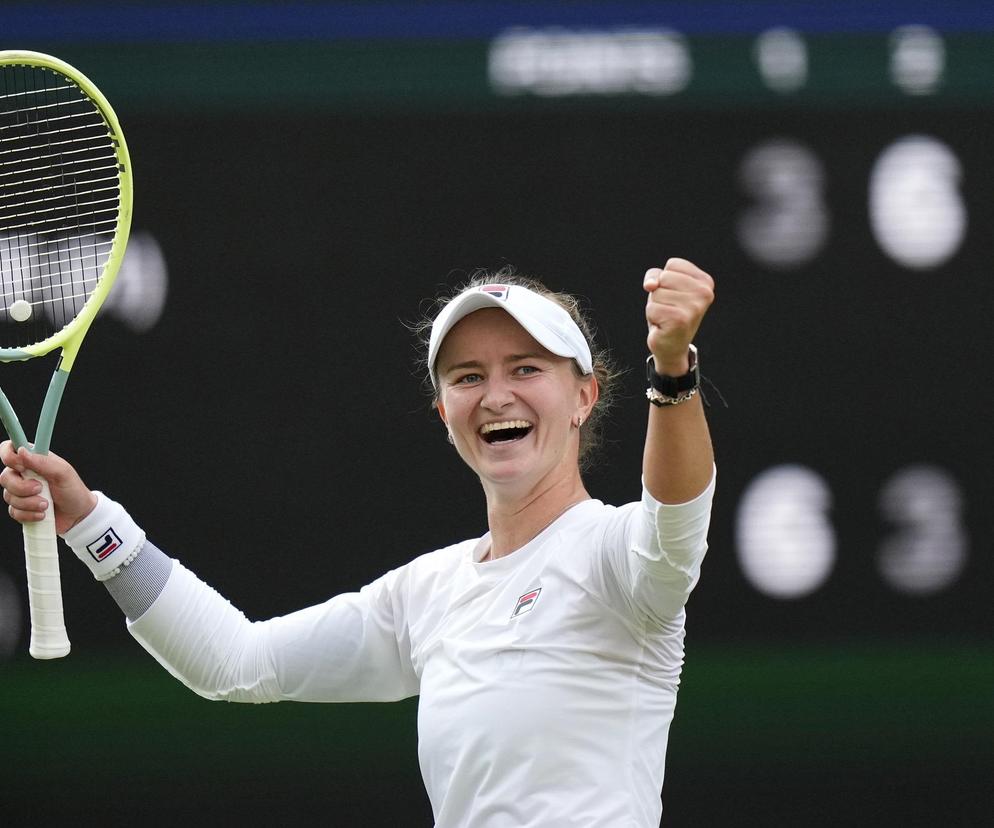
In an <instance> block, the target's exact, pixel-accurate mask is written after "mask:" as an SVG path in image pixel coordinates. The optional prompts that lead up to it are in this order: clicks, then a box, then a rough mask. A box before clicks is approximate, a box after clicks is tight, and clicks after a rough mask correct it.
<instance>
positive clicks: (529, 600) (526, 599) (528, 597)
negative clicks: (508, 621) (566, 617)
mask: <svg viewBox="0 0 994 828" xmlns="http://www.w3.org/2000/svg"><path fill="white" fill-rule="evenodd" d="M541 591H542V587H539V588H538V589H533V590H531V592H526V593H525V594H524V595H522V596H521V597H520V598H519V599H518V603H517V604H515V605H514V612H512V613H511V618H517V617H518V616H519V615H524V614H525V613H526V612H529V611H531V610H532V609H533V608H534V606H535V603H536V602H537V601H538V595H539V593H540V592H541Z"/></svg>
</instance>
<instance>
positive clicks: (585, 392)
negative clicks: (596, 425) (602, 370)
mask: <svg viewBox="0 0 994 828" xmlns="http://www.w3.org/2000/svg"><path fill="white" fill-rule="evenodd" d="M600 394H601V389H600V386H599V385H598V384H597V377H596V376H594V375H593V374H591V375H590V376H589V377H581V378H580V394H579V398H578V400H577V402H578V406H577V409H578V410H577V413H578V414H579V415H580V416H581V417H583V419H584V420H589V419H590V412H591V411H592V410H593V408H594V405H595V403H596V402H597V399H598V398H599V397H600Z"/></svg>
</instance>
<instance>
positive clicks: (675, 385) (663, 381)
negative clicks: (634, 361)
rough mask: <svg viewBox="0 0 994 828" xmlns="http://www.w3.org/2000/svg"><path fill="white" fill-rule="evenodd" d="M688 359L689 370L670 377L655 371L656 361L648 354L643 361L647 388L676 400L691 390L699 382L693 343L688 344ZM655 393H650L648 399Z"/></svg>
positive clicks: (699, 375) (651, 398) (699, 371)
mask: <svg viewBox="0 0 994 828" xmlns="http://www.w3.org/2000/svg"><path fill="white" fill-rule="evenodd" d="M687 358H688V361H689V362H690V370H689V371H687V373H686V374H684V375H683V376H680V377H670V376H666V375H664V374H657V373H656V363H655V362H654V361H653V359H652V357H651V356H650V357H649V358H648V359H647V360H646V361H645V375H646V379H648V380H649V389H650V392H651V391H652V390H655V391H658V392H659V394H658V396H662V397H665V398H666V399H667V400H676V399H678V398H680V397H681V396H684V395H686V394H687V392H688V391H693V390H695V389H696V388H698V386H700V384H701V366H700V363H699V362H698V360H697V348H695V347H694V346H693V345H691V346H690V352H689V353H688V354H687ZM655 396H657V395H654V394H650V397H649V399H650V401H653V402H654V401H655V400H653V397H655Z"/></svg>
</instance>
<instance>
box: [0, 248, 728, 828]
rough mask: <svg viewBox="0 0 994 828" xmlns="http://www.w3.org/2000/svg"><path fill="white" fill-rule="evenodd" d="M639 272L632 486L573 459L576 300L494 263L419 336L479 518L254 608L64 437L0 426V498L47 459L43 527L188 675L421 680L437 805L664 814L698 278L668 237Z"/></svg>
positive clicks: (593, 358)
mask: <svg viewBox="0 0 994 828" xmlns="http://www.w3.org/2000/svg"><path fill="white" fill-rule="evenodd" d="M495 281H496V282H497V283H494V282H495ZM643 284H644V288H645V290H646V292H647V294H648V301H647V305H646V319H647V321H648V339H647V342H648V346H649V352H650V354H651V356H650V359H649V360H648V363H647V365H648V371H647V374H648V384H649V387H648V390H647V397H648V398H649V405H648V408H649V419H648V431H647V435H646V441H645V454H644V462H643V468H642V480H643V495H642V498H641V501H639V502H634V503H629V504H627V505H624V506H620V507H614V506H609V505H605V504H603V503H601V502H600V501H598V500H593V499H591V497H590V495H589V494H588V493H587V490H586V488H585V486H584V483H583V480H582V477H581V472H580V468H581V461H580V458H581V451H582V450H583V449H584V448H585V446H586V440H585V434H586V433H587V430H588V429H589V428H590V427H591V423H592V421H593V423H594V425H595V426H596V419H597V417H598V416H599V413H600V412H601V411H602V409H603V406H604V404H605V395H602V394H601V391H602V388H601V386H602V384H604V380H605V379H606V378H607V377H608V373H607V372H606V370H605V368H606V362H605V359H604V356H603V354H602V353H601V352H599V351H598V350H597V349H596V348H595V347H594V346H593V344H592V342H591V338H590V336H589V330H590V329H589V326H587V325H586V323H585V321H584V320H583V319H582V318H581V317H580V316H579V315H578V312H577V311H576V304H575V302H572V301H570V299H569V298H568V297H564V296H562V295H560V294H551V293H550V292H549V291H547V290H546V289H544V288H543V287H541V286H540V285H538V284H537V283H534V282H530V281H528V280H523V279H518V278H514V277H510V276H505V275H502V276H501V277H500V279H499V280H493V279H482V280H480V279H478V280H476V282H475V283H474V284H473V285H472V286H470V287H468V288H466V289H464V290H462V291H461V292H459V293H458V294H457V295H455V297H454V298H452V299H451V300H449V301H447V302H446V303H445V304H444V306H443V307H442V309H441V311H440V312H439V313H438V314H437V316H436V317H435V318H434V320H433V322H432V324H431V326H430V336H429V338H428V343H427V345H428V348H427V372H428V375H429V377H430V380H431V384H432V386H433V388H434V394H435V404H436V406H437V409H438V413H439V415H440V416H441V419H442V421H443V423H444V424H445V426H446V428H447V431H448V434H449V439H450V440H451V442H452V443H453V444H454V446H455V449H456V451H457V452H458V453H459V456H460V457H461V458H462V460H463V461H464V462H465V463H466V464H467V465H469V466H470V468H472V469H473V471H474V472H475V473H476V475H477V476H478V477H479V480H480V483H481V484H482V486H483V490H484V492H485V494H486V502H487V518H488V525H489V531H488V532H487V533H486V534H484V535H483V536H482V537H480V538H474V539H471V540H466V541H463V542H461V543H457V544H455V545H453V546H450V547H447V548H444V549H439V550H437V551H435V552H431V553H429V554H426V555H423V556H421V557H419V558H416V559H415V560H413V561H412V562H410V563H408V564H406V565H404V566H401V567H400V568H398V569H395V570H393V571H391V572H388V573H387V574H385V575H384V576H382V577H381V578H379V579H377V580H376V581H374V582H373V583H371V584H369V585H368V586H366V587H364V588H363V589H362V590H361V591H359V592H358V593H350V594H343V595H338V596H336V597H334V598H331V599H330V600H328V601H327V602H325V603H324V604H321V605H319V606H314V607H310V608H308V609H303V610H300V611H299V612H295V613H292V614H290V615H287V616H283V617H279V618H274V619H271V620H269V621H265V622H260V623H250V622H249V621H247V620H246V618H245V617H244V615H242V613H240V612H239V611H238V610H236V609H235V608H234V607H232V606H231V605H230V604H229V603H228V602H227V601H226V600H225V599H224V598H222V597H221V596H220V595H219V594H218V593H217V592H215V591H214V590H213V589H211V588H210V587H209V586H207V585H205V584H204V583H203V582H201V581H200V580H199V579H198V578H197V577H196V576H194V574H193V573H192V572H190V571H189V570H188V569H187V568H185V567H184V566H183V565H182V564H181V563H179V561H176V560H173V559H171V558H170V557H168V556H167V555H166V554H164V553H163V552H162V551H160V550H159V549H157V548H156V547H155V546H154V545H153V544H152V543H150V542H147V541H146V539H145V535H144V533H143V532H142V530H141V529H140V528H139V527H138V526H137V525H136V524H135V523H134V521H133V520H132V519H131V518H130V517H129V516H128V514H127V512H126V511H125V510H124V508H123V507H122V506H120V505H119V504H117V503H116V502H114V501H113V500H111V499H110V498H108V497H107V496H105V495H103V494H101V493H99V492H93V491H91V490H90V489H88V488H87V487H86V486H85V485H84V484H83V482H82V480H81V479H80V477H79V476H78V475H77V473H76V472H75V471H74V470H73V468H72V467H71V466H70V465H69V464H68V463H67V462H66V461H64V460H62V459H61V458H59V457H57V456H55V455H48V456H41V455H35V454H30V453H28V452H27V451H25V450H24V449H22V450H20V451H19V452H14V451H13V449H12V447H11V446H10V444H9V443H4V444H3V446H2V447H0V459H2V461H3V463H4V465H5V466H6V468H5V469H4V471H3V472H2V474H0V485H2V486H3V489H4V499H5V501H6V502H7V503H8V504H9V510H10V514H11V515H12V517H13V518H14V519H15V520H18V521H21V522H30V521H36V520H38V519H39V518H40V517H41V515H42V514H43V513H44V512H45V510H46V509H47V508H48V507H49V504H48V503H47V502H45V501H44V500H42V498H41V496H40V494H39V484H38V483H37V482H36V481H34V480H32V479H29V478H27V477H26V476H25V474H26V472H27V471H28V470H33V471H35V472H37V473H38V474H40V475H42V476H44V477H45V478H46V479H47V480H48V481H49V482H50V485H51V499H52V501H53V503H54V507H55V513H56V520H57V527H58V531H59V532H60V534H62V536H63V537H64V539H65V540H66V542H67V543H68V544H69V545H70V546H71V547H72V549H73V550H74V551H75V552H76V554H77V555H78V556H79V557H80V558H81V559H82V560H84V561H85V562H86V563H87V564H88V565H89V566H90V568H91V570H92V571H93V574H94V575H95V577H96V578H97V579H98V580H101V581H104V583H105V584H106V586H107V588H108V590H109V591H110V592H111V594H112V595H113V597H114V598H115V599H116V600H117V602H118V603H119V604H120V606H121V607H122V608H123V610H124V612H125V614H126V615H127V618H128V628H129V630H130V632H131V634H132V635H133V636H134V637H135V638H136V639H137V640H138V641H139V642H140V643H141V644H142V646H144V647H145V648H146V649H147V650H148V651H149V652H150V653H151V654H152V655H153V656H154V657H155V658H156V659H157V660H158V661H159V662H161V663H162V665H163V666H164V667H165V668H166V669H167V670H168V671H169V672H170V673H172V674H173V675H174V676H176V677H177V678H178V679H179V680H180V681H182V682H183V683H185V684H186V685H187V686H189V687H190V688H191V689H192V690H194V691H195V692H197V693H199V694H200V695H202V696H204V697H206V698H209V699H225V700H228V701H240V702H270V701H279V700H283V699H295V700H299V701H324V702H330V701H341V702H345V701H390V700H397V699H401V698H405V697H408V696H412V695H420V700H419V708H418V732H419V750H418V752H419V758H420V764H421V770H422V773H423V776H424V781H425V786H426V788H427V791H428V795H429V798H430V800H431V805H432V808H433V811H434V817H435V821H436V825H437V826H440V828H455V826H472V828H501V827H502V826H515V828H520V826H541V828H554V826H566V825H570V826H597V828H603V827H604V826H646V827H648V826H658V825H659V820H660V815H661V810H662V805H661V799H660V789H661V786H662V780H663V768H664V756H665V752H666V744H667V736H668V732H669V726H670V722H671V720H672V718H673V713H674V708H675V704H676V695H677V685H678V683H679V678H680V671H681V667H682V664H683V654H684V649H683V639H684V620H685V612H684V605H685V603H686V601H687V598H688V595H689V594H690V591H691V590H692V589H693V587H694V585H695V583H696V582H697V579H698V575H699V573H700V566H701V559H702V557H703V556H704V552H705V549H706V533H707V529H708V523H709V519H710V509H711V498H712V493H713V487H714V465H713V456H712V449H711V443H710V437H709V433H708V427H707V424H706V420H705V416H704V411H703V408H702V406H701V399H700V395H699V394H698V393H697V389H698V381H699V373H698V368H697V365H696V351H695V349H694V348H693V347H692V340H693V338H694V335H695V333H696V331H697V329H698V326H699V325H700V323H701V320H702V318H703V316H704V314H705V312H706V311H707V309H708V307H709V306H710V304H711V302H712V299H713V295H714V284H713V281H712V279H711V277H710V276H708V274H706V273H705V272H704V271H702V270H701V269H699V268H698V267H696V266H695V265H693V264H691V263H690V262H688V261H686V260H683V259H671V260H669V262H667V264H666V266H665V268H661V269H660V268H653V269H652V270H649V271H648V273H647V274H646V275H645V279H644V283H643ZM605 390H606V389H605Z"/></svg>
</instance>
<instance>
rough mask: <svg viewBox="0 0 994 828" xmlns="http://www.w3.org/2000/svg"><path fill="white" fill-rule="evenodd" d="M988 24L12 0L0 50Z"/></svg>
mask: <svg viewBox="0 0 994 828" xmlns="http://www.w3.org/2000/svg"><path fill="white" fill-rule="evenodd" d="M914 23H919V24H926V25H929V26H932V27H934V28H936V29H938V30H940V31H946V32H970V31H977V32H989V31H994V3H992V2H991V0H973V2H957V3H941V2H936V0H905V2H896V0H895V2H866V0H838V2H771V1H770V0H737V1H735V2H733V1H732V0H714V1H713V2H711V1H710V0H704V2H701V1H700V0H697V2H692V0H683V1H682V2H679V1H678V0H661V2H548V0H546V1H545V2H520V1H517V2H515V1H513V0H506V1H505V2H485V0H465V2H419V3H398V2H392V3H391V2H343V3H320V2H314V3H305V2H297V3H273V2H269V3H224V2H215V3H193V2H186V3H152V4H140V3H92V4H91V3H86V4H82V3H80V4H65V3H31V4H27V3H15V4H11V5H5V6H4V9H3V25H2V35H3V42H2V43H0V46H2V47H3V48H17V47H18V42H19V41H24V40H29V39H30V40H39V39H40V40H44V41H51V42H54V41H71V42H92V41H97V42H118V43H121V42H164V43H168V42H184V41H201V42H203V41H207V42H211V41H213V42H265V41H286V40H348V39H400V40H405V39H455V40H458V39H487V38H490V37H492V36H494V35H495V34H497V33H498V32H501V31H503V30H504V29H507V28H509V27H511V26H531V27H547V26H563V27H568V28H600V29H603V28H614V27H621V26H634V27H637V26H653V27H669V28H673V29H676V30H678V31H681V32H684V33H686V34H689V35H707V34H752V33H756V32H760V31H763V30H765V29H768V28H771V27H774V26H789V27H791V28H794V29H797V30H799V31H802V32H807V33H811V34H832V33H840V34H841V33H860V32H866V33H880V32H887V31H890V30H892V29H894V28H896V27H897V26H902V25H907V24H914Z"/></svg>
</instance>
